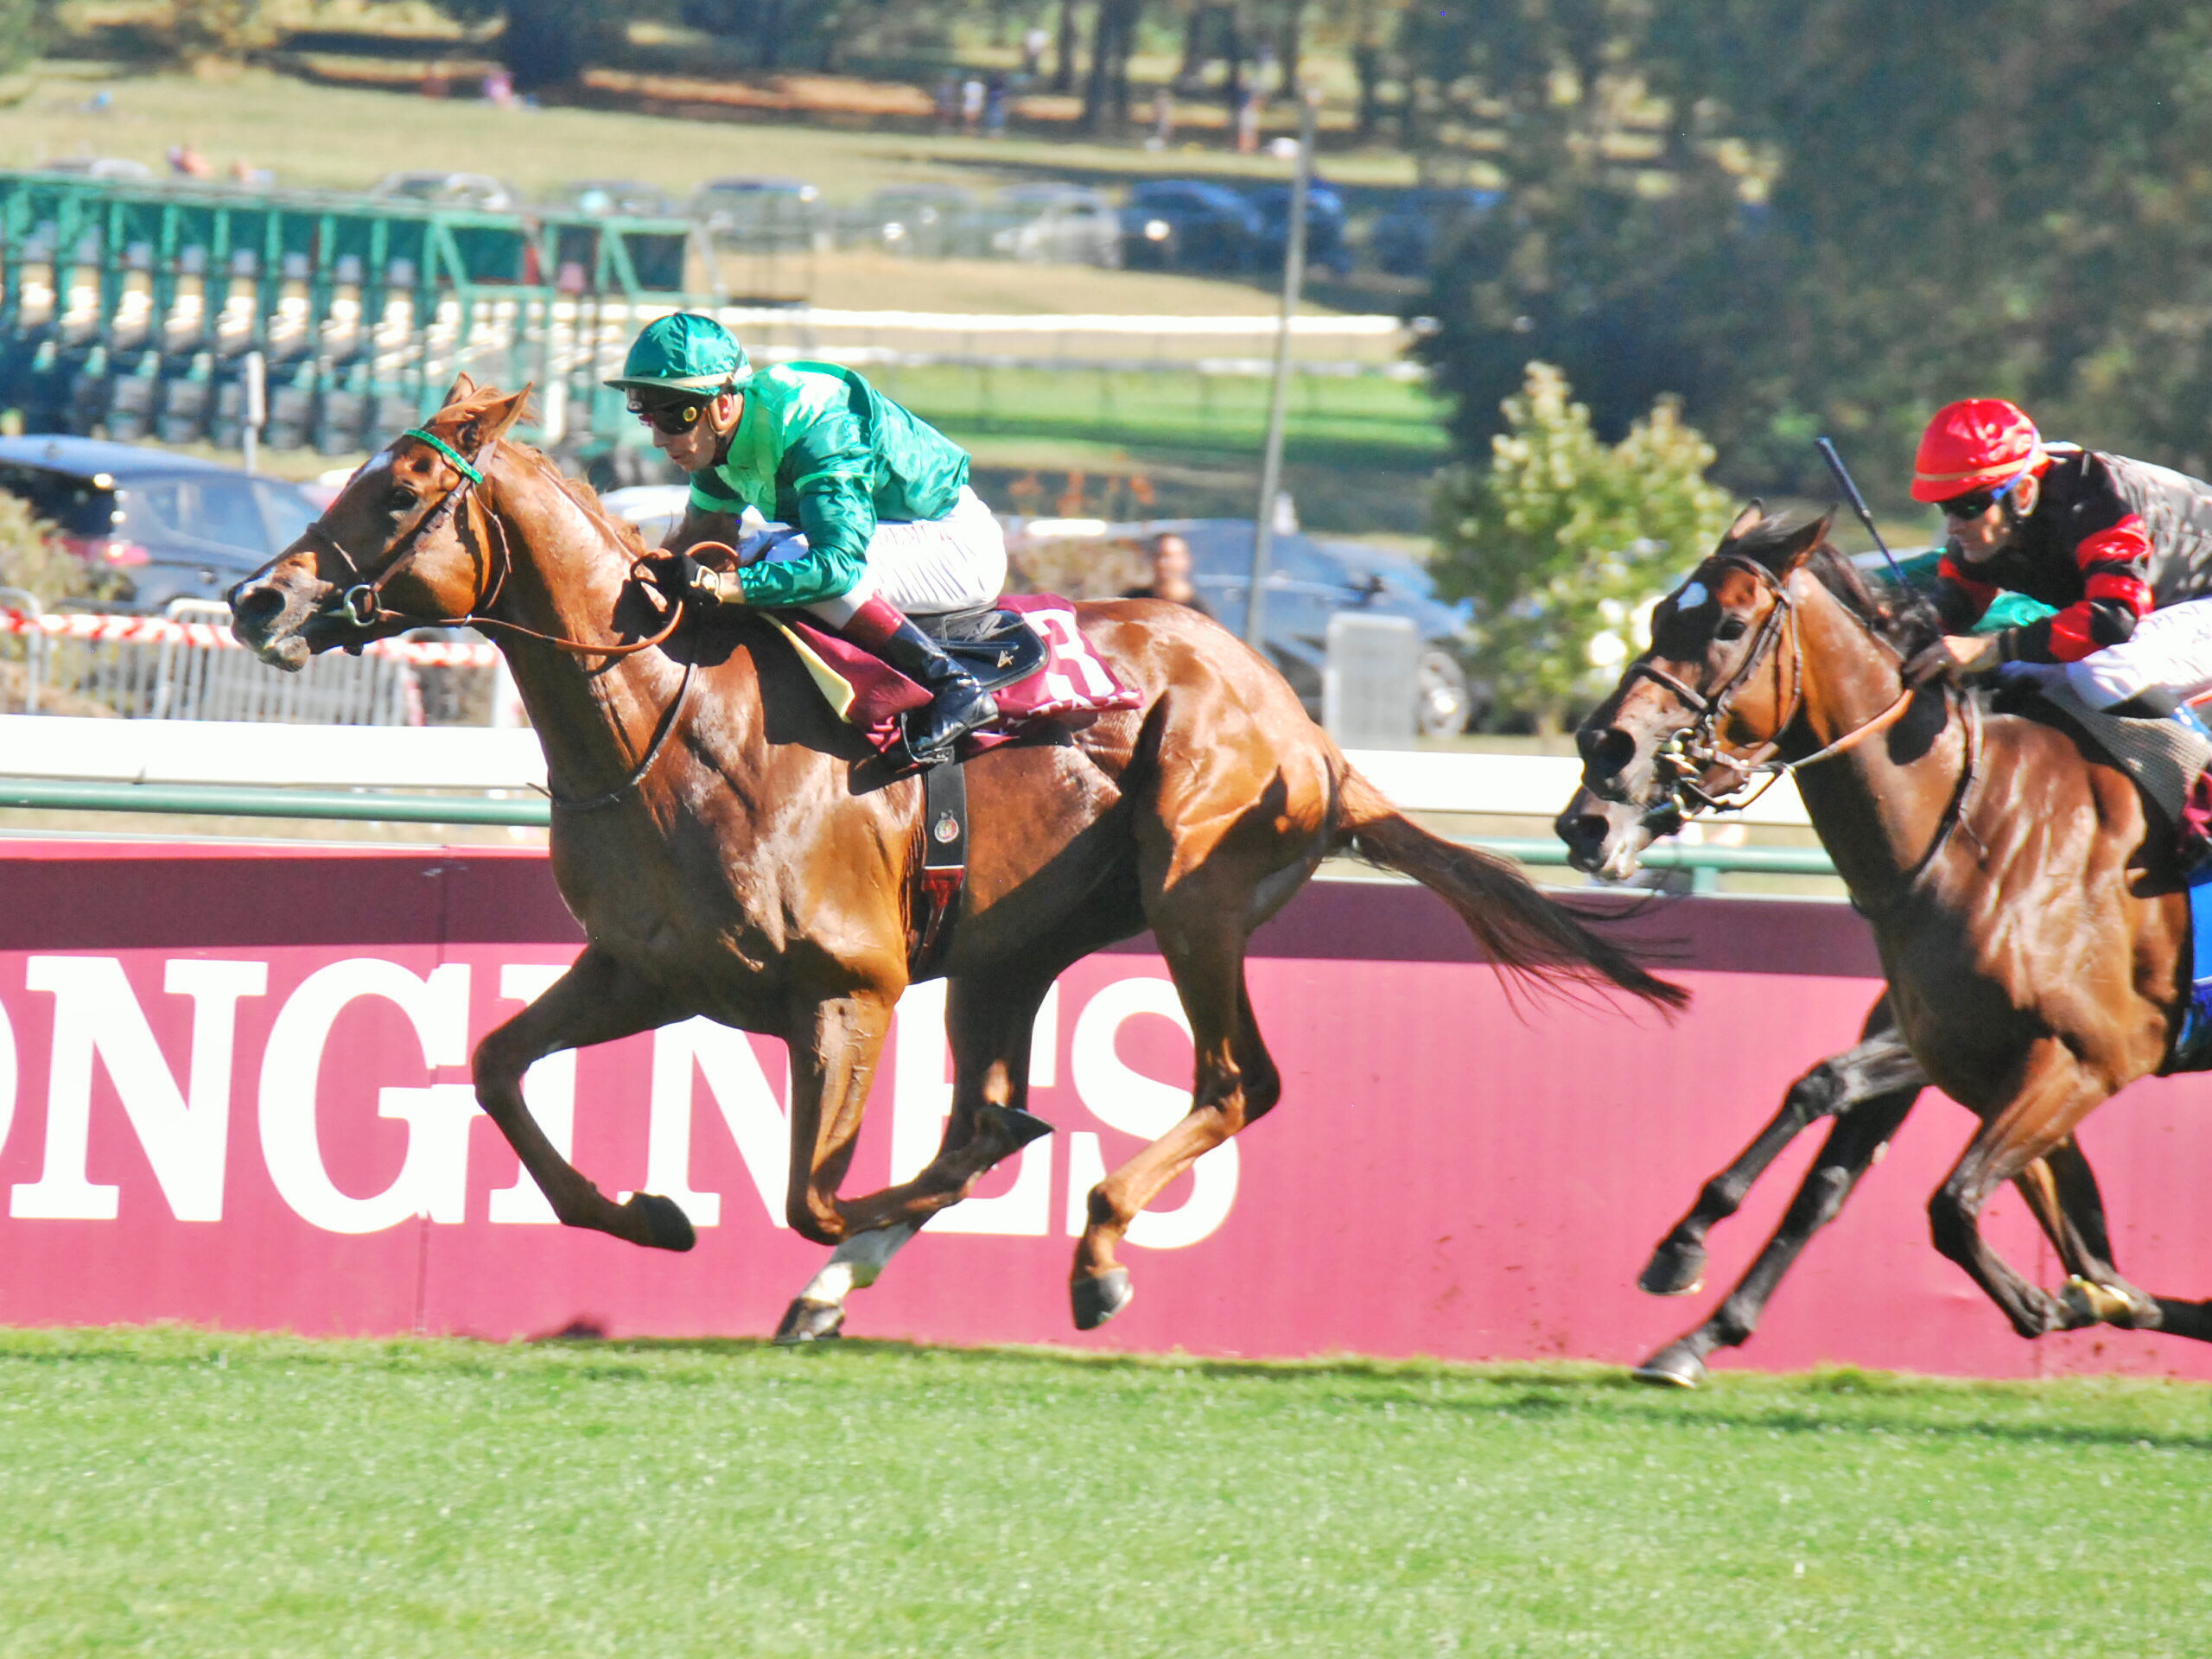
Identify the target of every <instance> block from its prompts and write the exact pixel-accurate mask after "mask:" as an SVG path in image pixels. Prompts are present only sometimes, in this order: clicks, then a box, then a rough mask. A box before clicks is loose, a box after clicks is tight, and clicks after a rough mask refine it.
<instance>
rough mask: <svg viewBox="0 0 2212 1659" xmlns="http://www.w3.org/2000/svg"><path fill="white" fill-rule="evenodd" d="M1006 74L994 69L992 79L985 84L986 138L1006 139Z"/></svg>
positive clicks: (984, 127) (984, 121)
mask: <svg viewBox="0 0 2212 1659" xmlns="http://www.w3.org/2000/svg"><path fill="white" fill-rule="evenodd" d="M1006 94H1007V84H1006V73H1005V71H1003V70H1000V69H994V70H992V71H991V78H990V79H988V80H987V81H985V82H984V83H983V136H984V137H986V138H1003V137H1006Z"/></svg>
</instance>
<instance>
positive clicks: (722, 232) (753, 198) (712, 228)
mask: <svg viewBox="0 0 2212 1659" xmlns="http://www.w3.org/2000/svg"><path fill="white" fill-rule="evenodd" d="M691 217H692V218H693V219H697V220H698V221H699V223H700V224H701V225H702V226H705V227H706V229H707V232H708V234H709V235H710V236H713V237H715V238H717V239H719V240H722V241H728V242H737V243H741V244H743V245H745V246H747V247H748V248H753V249H763V250H765V249H767V248H786V249H795V250H803V249H806V248H810V247H812V246H813V245H815V243H816V240H817V237H818V236H820V235H821V234H822V233H823V232H824V230H825V228H826V227H825V226H824V223H823V207H822V193H821V192H820V191H819V190H817V189H816V188H814V187H813V186H812V185H810V184H809V183H808V182H807V181H805V180H804V179H779V178H753V177H749V176H745V175H738V176H734V177H731V178H726V179H709V180H708V181H707V182H706V183H704V184H702V185H701V186H700V187H699V188H698V189H697V190H696V191H695V192H693V193H692V196H691Z"/></svg>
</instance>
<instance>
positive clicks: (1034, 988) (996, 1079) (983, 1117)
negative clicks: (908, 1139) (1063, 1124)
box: [776, 966, 1055, 1344]
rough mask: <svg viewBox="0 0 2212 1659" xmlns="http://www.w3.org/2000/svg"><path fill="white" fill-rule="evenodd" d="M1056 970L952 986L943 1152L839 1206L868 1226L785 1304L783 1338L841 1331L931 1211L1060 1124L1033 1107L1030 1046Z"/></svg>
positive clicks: (968, 979)
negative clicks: (850, 1303)
mask: <svg viewBox="0 0 2212 1659" xmlns="http://www.w3.org/2000/svg"><path fill="white" fill-rule="evenodd" d="M1054 977H1055V967H1052V966H1048V967H1044V968H1041V969H1039V968H1029V969H1026V970H1020V971H1010V972H1001V973H997V974H993V975H990V976H963V978H960V979H957V980H954V981H953V982H951V984H950V986H949V987H948V989H947V995H946V1001H945V1030H946V1034H947V1036H948V1037H950V1039H951V1046H952V1062H953V1071H952V1111H951V1115H950V1116H949V1117H948V1118H947V1119H946V1121H945V1126H944V1140H943V1141H942V1142H941V1143H940V1145H939V1147H938V1154H937V1156H936V1157H935V1158H934V1159H932V1160H931V1161H930V1163H929V1165H928V1166H926V1167H925V1168H924V1169H922V1170H921V1171H919V1172H918V1173H916V1174H915V1176H914V1177H913V1179H912V1180H909V1181H906V1182H903V1183H901V1184H900V1185H897V1186H893V1187H887V1188H886V1189H885V1190H884V1191H882V1192H874V1193H870V1194H869V1195H868V1196H867V1197H866V1198H854V1199H849V1200H847V1201H845V1202H844V1203H843V1204H842V1205H841V1206H840V1207H841V1209H842V1213H843V1215H844V1217H845V1221H846V1224H847V1226H848V1228H849V1229H858V1228H861V1227H866V1228H868V1230H867V1231H856V1230H849V1231H848V1233H847V1236H845V1238H844V1239H843V1240H842V1242H841V1243H839V1244H838V1246H837V1248H836V1250H835V1251H834V1252H832V1254H831V1255H830V1257H829V1261H828V1262H825V1263H823V1268H822V1270H821V1271H820V1272H819V1273H817V1274H815V1275H814V1277H813V1278H812V1279H810V1281H807V1285H806V1287H805V1288H804V1290H802V1291H800V1292H799V1294H798V1297H797V1299H796V1300H793V1301H792V1303H791V1306H790V1307H789V1308H788V1309H786V1310H785V1313H784V1319H783V1323H782V1324H781V1325H779V1326H778V1327H777V1329H776V1340H777V1341H778V1342H779V1343H785V1344H791V1343H800V1342H812V1341H817V1340H818V1339H820V1338H823V1337H830V1336H835V1335H836V1334H837V1332H838V1331H839V1330H840V1329H841V1328H842V1326H843V1325H844V1322H845V1298H846V1297H847V1296H848V1295H849V1294H851V1293H852V1292H854V1291H855V1290H866V1289H867V1288H868V1287H869V1286H870V1285H872V1284H874V1282H875V1281H876V1280H877V1279H878V1278H880V1276H881V1275H882V1273H883V1270H884V1268H886V1267H887V1266H888V1265H889V1264H890V1262H891V1258H892V1257H893V1256H894V1255H897V1254H898V1253H899V1251H900V1250H901V1249H905V1248H906V1244H907V1243H908V1242H909V1241H910V1240H912V1238H913V1236H914V1235H915V1234H916V1233H917V1232H918V1231H919V1230H921V1229H922V1227H923V1226H924V1225H925V1224H926V1223H927V1222H928V1220H929V1218H930V1217H931V1216H933V1215H935V1214H936V1213H937V1212H938V1211H940V1210H943V1209H946V1208H948V1207H949V1206H950V1205H954V1204H957V1203H958V1202H959V1201H960V1200H961V1199H962V1198H965V1197H967V1195H968V1193H969V1191H970V1190H971V1189H973V1188H974V1186H975V1185H976V1182H977V1181H979V1180H981V1179H982V1178H983V1176H984V1175H985V1174H986V1173H988V1172H989V1171H990V1170H991V1169H992V1168H993V1167H994V1166H995V1165H997V1164H998V1163H999V1162H1000V1161H1001V1160H1003V1159H1006V1158H1009V1157H1011V1156H1012V1155H1013V1154H1014V1153H1016V1152H1019V1151H1020V1149H1021V1148H1022V1147H1025V1146H1027V1144H1028V1143H1029V1142H1030V1141H1033V1140H1035V1139H1037V1138H1038V1137H1039V1136H1040V1135H1046V1134H1049V1133H1050V1132H1051V1126H1050V1125H1049V1124H1047V1123H1046V1122H1043V1121H1042V1120H1041V1119H1039V1118H1035V1117H1033V1116H1030V1115H1029V1111H1028V1098H1029V1049H1030V1043H1031V1038H1032V1033H1033V1030H1034V1028H1035V1022H1036V1019H1037V1010H1038V1008H1039V1006H1041V1005H1042V1003H1043V1002H1044V1000H1045V993H1046V991H1048V990H1050V989H1051V988H1052V980H1053V978H1054ZM899 1040H900V1041H901V1042H902V1043H903V1042H905V1041H906V1040H907V1039H906V1038H904V1037H901V1038H900V1039H899Z"/></svg>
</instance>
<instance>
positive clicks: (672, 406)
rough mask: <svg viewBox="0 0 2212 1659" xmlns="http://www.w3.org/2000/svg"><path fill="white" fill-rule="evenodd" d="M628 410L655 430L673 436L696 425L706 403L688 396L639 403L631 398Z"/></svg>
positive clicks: (703, 412) (704, 409) (705, 410)
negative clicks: (674, 399)
mask: <svg viewBox="0 0 2212 1659" xmlns="http://www.w3.org/2000/svg"><path fill="white" fill-rule="evenodd" d="M630 412H631V413H632V415H634V416H637V417H638V418H639V420H641V421H643V422H644V423H645V424H646V425H647V426H650V427H652V429H653V430H655V431H656V432H665V433H667V434H668V435H670V436H671V437H673V436H675V435H677V433H679V432H689V431H690V429H692V428H693V427H695V426H696V425H698V424H699V417H700V416H702V415H704V414H705V413H706V412H707V405H706V402H705V400H704V399H698V398H689V397H687V398H684V399H682V400H681V401H678V402H676V403H665V404H641V403H638V402H636V401H634V400H632V403H631V404H630Z"/></svg>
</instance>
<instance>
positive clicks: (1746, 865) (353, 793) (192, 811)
mask: <svg viewBox="0 0 2212 1659" xmlns="http://www.w3.org/2000/svg"><path fill="white" fill-rule="evenodd" d="M0 808H15V809H19V810H22V809H35V810H45V811H73V812H165V813H171V814H175V815H180V816H188V817H229V818H320V819H340V820H346V821H349V822H353V823H466V824H484V825H491V826H494V827H502V828H514V829H544V828H545V827H546V826H547V825H549V824H550V823H551V822H552V820H553V810H552V804H551V803H550V801H548V800H547V799H546V798H544V797H543V796H512V797H510V798H506V799H504V800H500V799H493V798H486V797H484V796H458V795H406V794H397V793H394V792H392V791H388V790H315V789H269V788H252V787H247V786H244V785H236V786H232V785H215V784H121V783H75V782H56V781H54V780H51V779H30V778H4V779H0ZM1473 844H1474V845H1476V846H1478V847H1481V848H1484V849H1487V850H1488V851H1491V852H1493V853H1502V854H1503V855H1505V856H1506V857H1508V858H1512V859H1516V860H1518V861H1520V862H1522V863H1523V864H1539V865H1548V866H1559V867H1564V866H1565V865H1566V863H1567V849H1566V848H1564V847H1562V846H1561V845H1560V843H1559V842H1556V841H1546V840H1541V839H1537V838H1534V837H1478V838H1476V839H1475V840H1474V843H1473ZM1643 864H1644V867H1645V868H1647V869H1655V870H1688V871H1689V872H1691V886H1692V887H1693V889H1694V890H1695V891H1697V892H1700V893H1710V892H1714V891H1717V890H1718V887H1719V876H1720V875H1721V874H1724V873H1733V874H1758V875H1825V876H1832V875H1834V874H1835V866H1834V864H1832V863H1830V862H1829V861H1828V855H1827V854H1826V853H1824V852H1822V851H1821V850H1820V849H1818V848H1817V847H1682V846H1660V847H1653V848H1650V849H1647V850H1646V851H1645V853H1644V855H1643Z"/></svg>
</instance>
